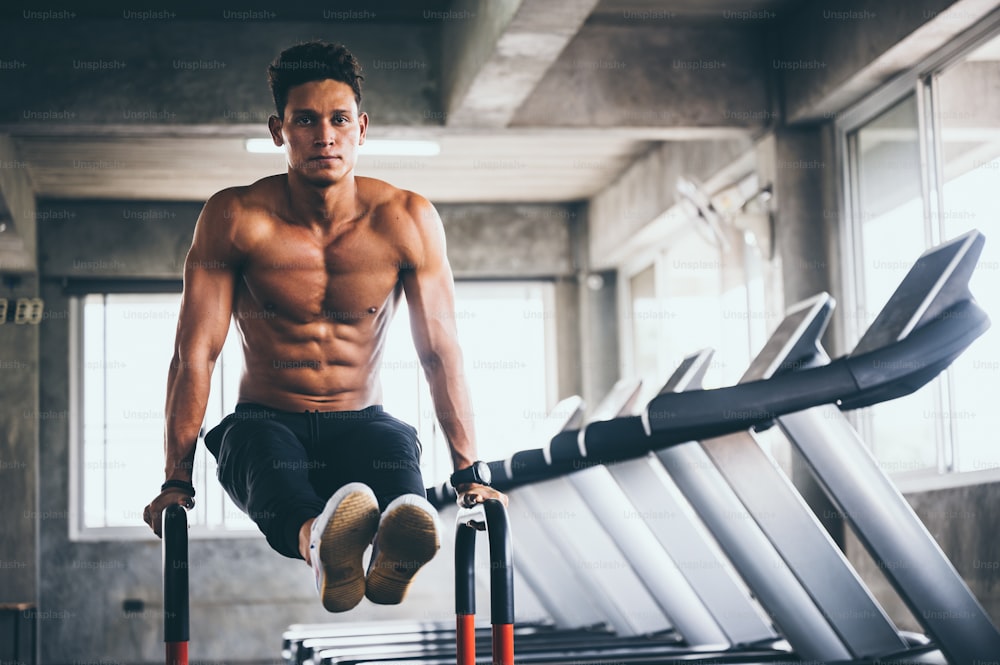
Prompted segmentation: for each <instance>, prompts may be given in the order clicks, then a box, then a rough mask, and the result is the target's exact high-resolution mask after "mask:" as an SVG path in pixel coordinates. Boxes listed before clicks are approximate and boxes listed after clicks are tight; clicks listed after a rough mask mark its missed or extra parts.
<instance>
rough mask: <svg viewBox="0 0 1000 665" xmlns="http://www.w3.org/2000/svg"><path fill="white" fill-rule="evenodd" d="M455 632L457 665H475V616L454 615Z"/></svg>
mask: <svg viewBox="0 0 1000 665" xmlns="http://www.w3.org/2000/svg"><path fill="white" fill-rule="evenodd" d="M455 630H456V637H457V642H458V651H457V653H456V658H457V663H458V665H476V615H475V614H456V615H455Z"/></svg>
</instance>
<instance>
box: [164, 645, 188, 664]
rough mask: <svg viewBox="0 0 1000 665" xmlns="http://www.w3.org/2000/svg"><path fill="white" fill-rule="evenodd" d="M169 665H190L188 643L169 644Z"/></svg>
mask: <svg viewBox="0 0 1000 665" xmlns="http://www.w3.org/2000/svg"><path fill="white" fill-rule="evenodd" d="M166 646H167V665H188V643H187V642H167V643H166Z"/></svg>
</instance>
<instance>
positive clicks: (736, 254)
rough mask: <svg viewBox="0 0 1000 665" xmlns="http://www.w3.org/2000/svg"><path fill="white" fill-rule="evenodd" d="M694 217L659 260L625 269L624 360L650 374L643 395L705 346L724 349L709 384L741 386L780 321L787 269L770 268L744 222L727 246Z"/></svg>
mask: <svg viewBox="0 0 1000 665" xmlns="http://www.w3.org/2000/svg"><path fill="white" fill-rule="evenodd" d="M688 221H689V223H687V224H684V225H683V226H682V227H681V228H680V229H678V231H677V232H676V233H674V234H672V235H671V237H670V239H669V241H668V242H666V243H665V244H664V246H663V248H662V249H660V250H659V251H657V252H656V253H655V256H654V257H653V258H648V257H645V258H640V259H639V260H638V261H637V262H636V264H635V266H636V267H635V268H632V269H630V268H629V267H628V266H626V267H625V268H624V274H625V276H626V279H625V280H622V282H623V286H624V289H625V293H624V294H623V297H622V298H621V302H622V303H623V304H624V306H625V307H627V310H626V311H624V312H623V320H624V322H625V325H624V326H623V338H624V339H625V340H627V342H626V357H625V358H624V365H625V367H626V373H629V374H631V375H634V376H638V377H640V378H642V379H643V386H644V387H643V395H644V396H643V397H641V398H640V399H643V400H645V399H649V398H652V396H653V395H655V394H656V392H657V391H658V390H659V389H660V388H661V387H662V386H663V384H664V382H666V380H667V378H669V376H670V374H671V372H672V371H673V370H674V369H675V368H676V367H677V366H678V365H679V364H680V362H681V360H682V359H683V358H684V357H685V356H687V355H688V354H690V353H693V352H695V351H697V350H699V349H703V348H711V349H715V350H716V355H715V356H714V357H713V360H712V363H711V366H710V368H709V371H708V373H707V374H706V379H705V383H706V387H717V386H721V385H732V384H734V383H736V382H737V381H739V379H740V377H741V376H742V374H743V372H744V371H745V370H746V368H747V367H748V366H749V364H750V360H751V358H753V355H754V354H755V353H756V352H757V351H759V350H760V347H761V346H762V345H763V343H764V342H765V341H766V339H767V335H768V334H769V333H770V332H771V330H772V329H773V328H774V327H775V326H776V325H777V323H778V322H779V321H780V316H781V309H782V305H781V296H780V280H779V279H778V277H777V275H778V272H779V270H778V269H776V268H775V267H773V266H771V267H767V266H765V262H764V261H762V260H761V259H762V257H761V256H760V251H759V248H758V247H757V246H756V245H755V243H754V242H753V237H752V235H751V234H749V233H746V232H744V231H741V230H740V229H739V226H740V224H741V221H740V220H735V221H733V222H729V223H727V225H726V230H725V231H724V232H725V234H726V242H725V243H721V242H720V241H719V240H718V239H717V238H715V237H714V236H708V235H707V234H704V233H700V232H699V231H698V230H696V226H695V224H697V222H696V220H693V219H692V220H688Z"/></svg>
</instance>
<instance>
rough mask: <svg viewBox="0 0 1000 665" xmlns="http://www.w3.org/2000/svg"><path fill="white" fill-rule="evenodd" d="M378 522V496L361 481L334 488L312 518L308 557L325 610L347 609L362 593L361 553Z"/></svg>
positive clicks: (362, 566) (362, 565)
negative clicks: (332, 493) (313, 520)
mask: <svg viewBox="0 0 1000 665" xmlns="http://www.w3.org/2000/svg"><path fill="white" fill-rule="evenodd" d="M378 524H379V511H378V500H377V499H376V498H375V493H374V492H372V490H371V488H370V487H368V486H367V485H365V484H363V483H348V484H347V485H344V486H343V487H341V488H340V489H339V490H337V491H336V492H335V493H334V495H333V496H331V497H330V500H329V501H327V502H326V507H325V508H323V512H322V513H320V514H319V517H317V518H316V521H315V522H313V525H312V530H311V533H310V535H309V560H310V563H311V564H312V568H313V572H315V574H316V591H317V592H319V596H320V598H322V599H323V607H325V608H326V609H327V610H328V611H330V612H346V611H347V610H349V609H351V608H352V607H354V606H356V605H357V604H358V603H360V602H361V599H362V598H363V597H364V595H365V569H364V561H363V557H364V553H365V550H366V549H367V548H368V545H369V544H370V543H371V541H372V538H373V537H374V536H375V531H376V529H378Z"/></svg>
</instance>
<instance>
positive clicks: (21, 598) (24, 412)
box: [0, 275, 51, 603]
mask: <svg viewBox="0 0 1000 665" xmlns="http://www.w3.org/2000/svg"><path fill="white" fill-rule="evenodd" d="M19 279H20V283H18V284H17V285H16V286H15V285H9V286H8V285H7V284H4V285H3V286H2V287H0V297H2V298H7V299H8V300H9V302H10V307H14V302H15V301H16V300H17V299H18V298H34V297H37V296H38V295H39V292H38V280H37V278H36V277H34V276H31V275H25V276H23V277H20V278H19ZM47 313H51V310H50V311H49V312H47ZM44 323H45V325H47V324H48V323H49V321H45V322H44ZM40 327H42V326H38V325H15V324H13V323H6V324H4V325H0V506H3V508H2V511H0V514H2V516H3V528H2V529H0V603H35V602H37V600H38V572H39V571H38V566H37V559H36V553H37V546H36V536H37V531H36V528H37V524H38V519H39V509H38V483H37V475H38V454H37V453H38V425H39V421H40V416H41V415H42V414H40V412H39V407H38V384H39V366H38V359H39V358H38V335H39V328H40Z"/></svg>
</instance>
